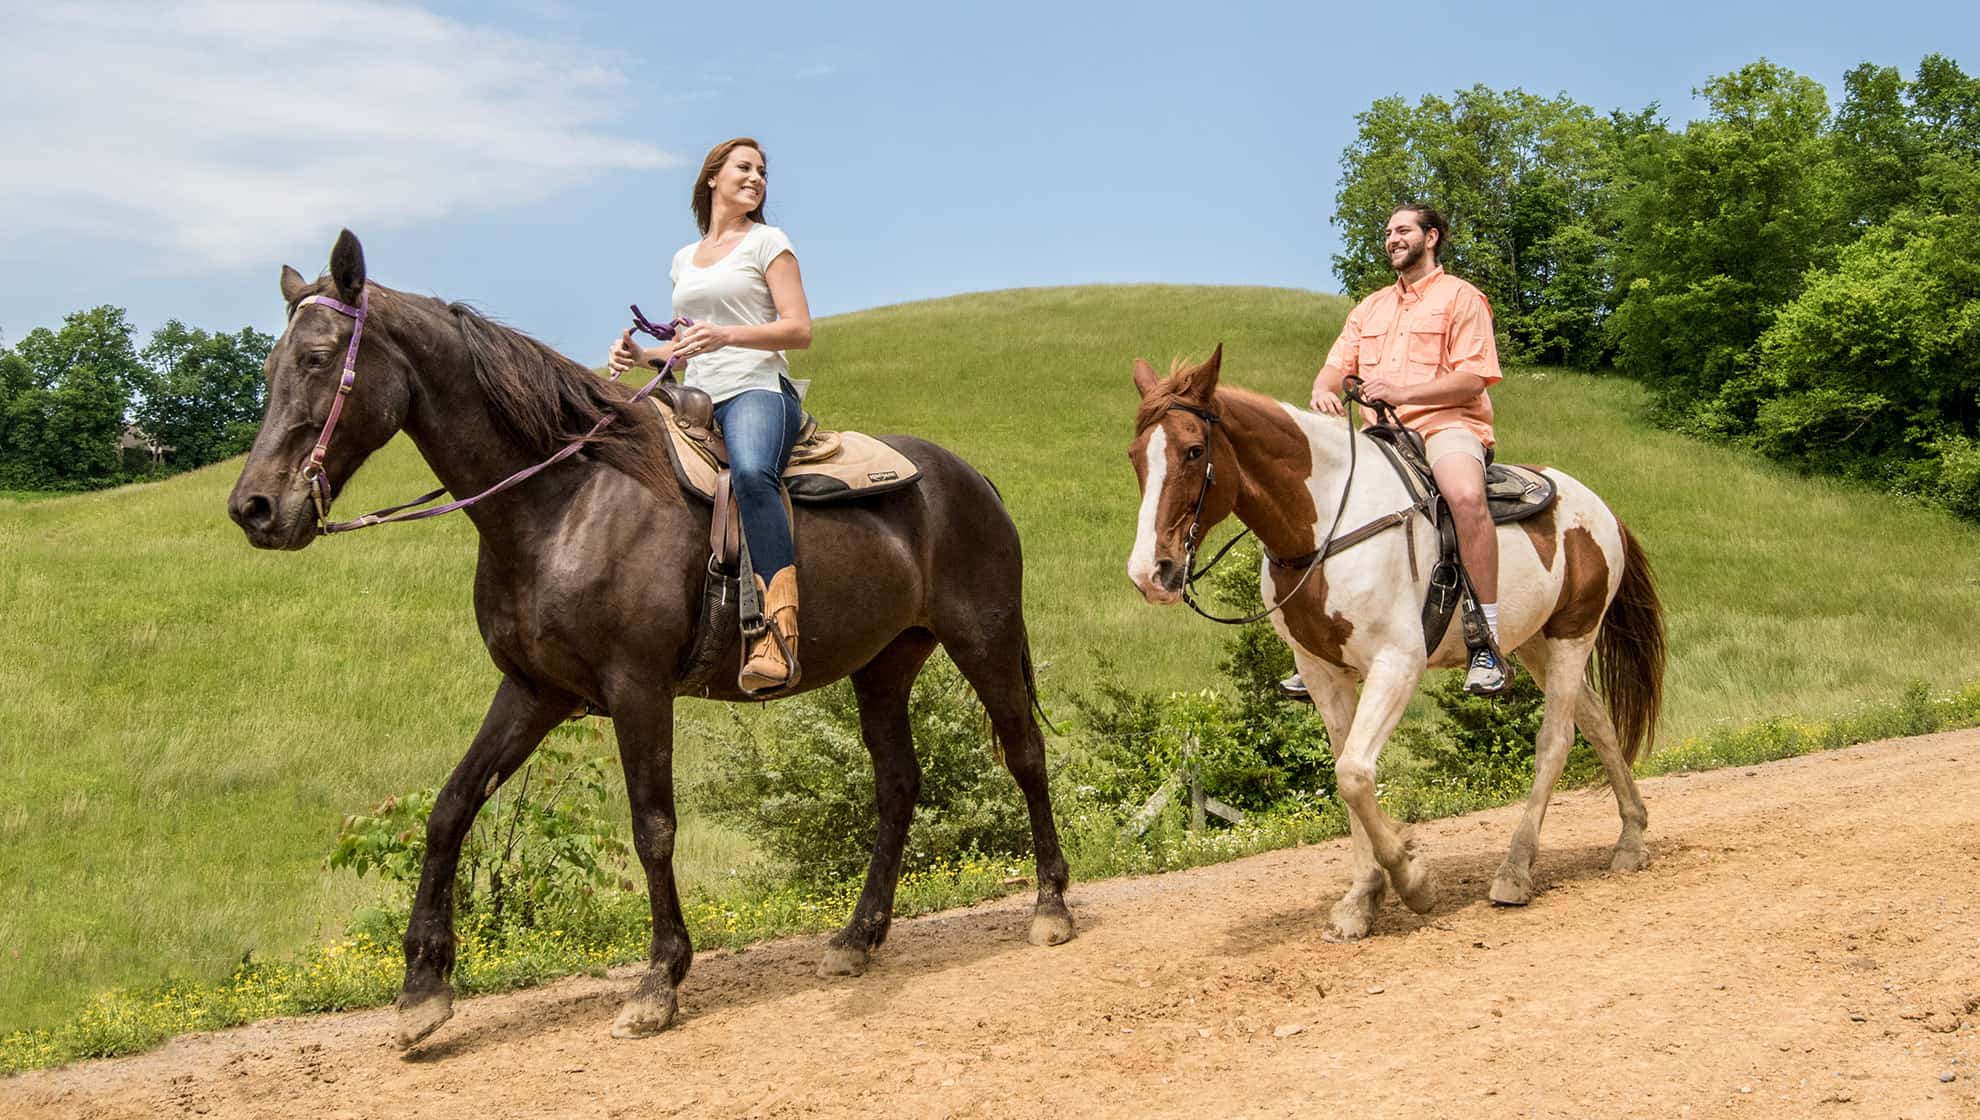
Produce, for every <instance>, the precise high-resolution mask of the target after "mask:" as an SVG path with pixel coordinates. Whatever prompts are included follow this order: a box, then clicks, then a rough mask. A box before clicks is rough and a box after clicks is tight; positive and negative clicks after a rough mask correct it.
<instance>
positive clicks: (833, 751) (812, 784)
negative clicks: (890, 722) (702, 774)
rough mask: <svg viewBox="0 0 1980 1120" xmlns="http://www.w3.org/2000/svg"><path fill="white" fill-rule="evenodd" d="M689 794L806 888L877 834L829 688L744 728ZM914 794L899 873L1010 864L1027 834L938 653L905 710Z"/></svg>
mask: <svg viewBox="0 0 1980 1120" xmlns="http://www.w3.org/2000/svg"><path fill="white" fill-rule="evenodd" d="M731 713H732V716H733V717H734V719H735V730H736V736H735V738H734V741H733V742H732V743H731V745H730V746H729V747H728V748H727V749H725V750H724V751H723V752H722V753H721V755H720V756H719V757H718V758H717V759H716V762H715V765H714V771H715V775H716V776H715V777H714V778H712V779H709V780H708V781H706V782H704V783H702V784H701V786H700V787H699V789H698V790H697V796H698V797H700V798H701V799H702V803H703V804H704V805H706V806H708V807H709V808H710V809H712V810H713V811H714V812H716V813H717V814H719V815H721V816H723V817H725V818H727V819H728V820H730V821H733V822H735V823H736V824H737V825H738V826H739V827H740V828H742V829H743V831H745V832H746V833H748V834H749V835H750V836H751V837H752V838H754V839H755V840H756V841H757V842H758V843H759V844H761V845H762V846H763V847H764V849H765V850H766V851H768V852H770V853H771V854H772V855H773V856H775V857H777V858H778V859H780V860H782V861H783V862H785V863H787V864H789V865H790V868H791V871H792V872H793V874H794V875H796V876H797V878H798V879H799V880H800V881H802V882H806V883H813V884H819V883H830V882H835V881H839V880H845V879H851V878H855V877H857V876H859V875H860V874H862V873H864V871H865V869H866V865H867V862H868V859H869V857H870V854H871V852H872V849H873V839H874V836H875V835H876V833H877V832H878V830H879V815H878V812H877V810H876V807H875V805H874V799H873V767H872V761H871V759H870V758H869V756H868V755H867V752H866V746H865V744H864V741H863V740H862V739H861V737H860V730H859V706H858V703H857V702H856V701H855V700H854V698H853V692H852V686H851V685H850V684H849V683H846V682H843V681H842V682H840V683H838V684H835V685H832V686H831V687H829V688H824V689H820V690H818V691H817V692H813V693H808V694H806V695H804V696H799V697H795V698H793V699H791V700H787V701H781V702H779V703H777V704H773V705H770V706H768V707H767V708H766V709H765V710H764V712H763V718H761V719H759V720H755V721H750V720H745V719H744V718H742V716H741V715H740V714H739V713H738V712H737V711H736V710H735V709H731ZM908 722H909V725H910V727H911V728H912V731H913V734H914V745H915V755H916V757H917V758H918V759H919V761H920V763H921V796H920V799H919V801H918V803H917V806H916V809H915V815H914V823H913V824H912V825H911V826H910V827H909V830H908V843H907V851H906V854H905V857H904V862H903V866H904V867H905V868H906V869H907V870H910V871H918V870H925V869H928V868H932V867H935V866H937V865H938V864H941V863H943V862H945V861H954V860H955V859H957V858H959V857H961V856H964V855H966V854H970V853H974V854H978V855H982V856H1021V855H1028V854H1029V853H1030V851H1031V825H1030V817H1029V815H1028V814H1027V811H1026V809H1025V804H1024V797H1023V795H1022V794H1021V793H1020V792H1019V791H1018V788H1017V783H1016V782H1014V781H1012V780H1011V776H1010V774H1009V773H1008V772H1007V771H1006V770H1005V769H1004V767H1002V766H1001V765H999V764H998V762H997V759H996V756H995V754H994V753H993V750H992V744H991V737H990V733H989V728H988V726H987V721H986V719H985V717H984V714H983V710H982V708H981V707H980V706H979V705H978V704H977V701H976V697H975V694H974V693H972V692H971V691H970V689H969V686H968V683H967V682H966V681H965V680H964V679H963V676H962V674H961V673H960V672H959V671H958V670H957V669H956V667H955V666H954V665H953V664H952V663H951V662H950V661H949V659H948V658H947V657H945V656H942V655H939V654H938V655H937V656H936V657H934V658H932V659H931V660H930V661H929V662H928V665H927V667H926V668H924V669H923V670H922V673H921V677H920V679H919V680H917V681H916V682H915V686H914V693H913V696H912V697H911V699H910V700H909V703H908Z"/></svg>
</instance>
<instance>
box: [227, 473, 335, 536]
mask: <svg viewBox="0 0 1980 1120" xmlns="http://www.w3.org/2000/svg"><path fill="white" fill-rule="evenodd" d="M227 516H229V517H231V518H233V519H234V524H236V525H239V526H240V527H241V532H243V533H245V534H247V539H248V543H249V544H251V545H253V546H254V547H256V548H267V549H279V550H281V551H284V552H294V551H296V550H297V549H302V548H307V547H309V543H310V542H311V541H313V540H315V539H316V521H315V520H314V519H313V518H311V517H310V516H309V503H308V501H307V500H304V501H300V502H298V501H295V500H293V499H291V500H290V501H288V502H286V503H285V502H283V501H282V500H281V499H280V498H279V497H277V496H276V495H272V494H262V493H256V492H254V491H250V490H245V489H242V488H240V487H236V488H235V490H234V492H233V493H232V494H231V495H229V496H228V498H227Z"/></svg>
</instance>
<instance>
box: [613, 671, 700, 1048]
mask: <svg viewBox="0 0 1980 1120" xmlns="http://www.w3.org/2000/svg"><path fill="white" fill-rule="evenodd" d="M642 683H643V684H644V685H645V686H646V687H645V688H644V689H642V690H641V691H640V692H638V693H637V695H635V696H633V697H629V698H624V699H615V700H613V702H612V704H611V708H612V725H613V727H614V729H615V730H616V731H617V732H618V737H619V762H620V765H622V766H623V767H624V768H625V772H626V799H627V800H628V801H630V802H631V803H632V828H633V851H635V852H636V853H638V855H639V862H640V866H641V867H642V868H644V869H645V871H646V895H647V901H648V902H649V903H650V904H651V906H652V910H653V941H652V945H651V947H650V950H649V953H648V958H649V963H648V965H647V969H646V975H645V976H643V977H641V978H640V981H639V987H638V988H636V989H634V990H633V994H632V995H631V996H630V997H629V998H628V999H627V1000H626V1002H625V1004H624V1005H623V1006H621V1007H620V1008H619V1015H618V1018H617V1019H615V1020H613V1022H612V1036H613V1037H614V1038H644V1037H646V1036H647V1035H650V1034H656V1033H658V1032H659V1031H662V1030H665V1029H666V1028H667V1026H668V1024H670V1023H672V1022H673V1021H674V1013H675V1012H676V1011H677V1010H678V1009H679V1007H680V997H679V994H678V993H679V990H680V986H681V981H683V980H685V979H687V973H688V964H689V963H690V962H692V961H693V960H694V946H693V945H692V944H690V943H689V941H688V932H687V920H686V919H685V918H684V917H682V915H681V897H680V892H679V891H678V890H677V889H676V888H675V886H674V831H675V816H674V698H673V696H672V695H671V694H669V693H668V692H667V691H666V687H665V682H662V683H661V684H660V685H657V686H656V685H655V683H654V682H652V681H650V680H649V681H644V682H642Z"/></svg>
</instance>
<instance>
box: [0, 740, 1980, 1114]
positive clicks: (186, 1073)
mask: <svg viewBox="0 0 1980 1120" xmlns="http://www.w3.org/2000/svg"><path fill="white" fill-rule="evenodd" d="M1644 795H1645V798H1646V799H1647V801H1648V802H1649V805H1650V824H1651V828H1650V841H1651V857H1652V863H1651V866H1650V869H1649V870H1647V871H1645V872H1642V873H1640V874H1635V875H1623V874H1611V873H1610V872H1608V871H1607V870H1606V868H1607V865H1608V859H1609V846H1610V844H1611V843H1613V842H1614V839H1615V834H1616V831H1617V827H1618V826H1617V819H1616V813H1615V805H1614V802H1613V800H1612V799H1611V798H1610V797H1609V795H1608V792H1607V791H1606V790H1605V789H1593V790H1582V791H1573V792H1569V793H1566V794H1563V795H1561V796H1559V797H1557V798H1556V799H1555V802H1554V808H1553V810H1552V811H1551V812H1550V813H1549V814H1548V819H1547V826H1546V829H1545V832H1544V834H1543V836H1542V850H1541V856H1540V862H1539V865H1538V868H1537V879H1538V883H1539V885H1540V887H1541V889H1542V893H1541V894H1540V896H1539V897H1538V898H1537V899H1536V900H1535V901H1534V903H1533V904H1532V905H1530V906H1526V907H1523V908H1519V909H1499V908H1494V907H1493V906H1491V905H1490V904H1489V903H1487V902H1486V901H1485V891H1486V889H1487V887H1488V886H1489V885H1490V883H1491V878H1492V874H1493V871H1494V869H1495V868H1496V867H1497V865H1498V861H1499V859H1500V858H1501V856H1502V855H1503V854H1504V848H1505V844H1506V842H1507V840H1508V838H1509V836H1510V834H1511V830H1512V826H1513V822H1514V820H1515V819H1516V810H1514V809H1500V810H1494V811H1492V812H1487V813H1480V814H1475V815H1472V816H1468V817H1461V818H1456V819H1453V820H1448V821H1439V822H1433V823H1428V824H1423V825H1419V826H1417V832H1416V835H1417V837H1418V841H1419V845H1420V846H1419V850H1420V851H1422V852H1425V853H1426V854H1427V855H1428V857H1429V858H1430V860H1431V861H1432V863H1433V865H1434V866H1435V868H1436V871H1437V873H1438V875H1439V877H1440V881H1441V883H1442V885H1443V893H1442V897H1441V899H1440V901H1439V904H1438V906H1437V907H1436V909H1434V910H1433V911H1432V912H1431V913H1429V914H1427V915H1424V916H1422V917H1417V916H1415V915H1412V914H1410V913H1409V912H1408V911H1406V910H1404V909H1403V908H1402V906H1401V905H1400V904H1399V903H1398V902H1396V901H1395V900H1394V898H1393V897H1391V898H1390V900H1389V901H1388V902H1387V903H1386V904H1385V905H1384V908H1383V911H1382V914H1381V917H1380V920H1379V922H1378V924H1377V926H1376V933H1375V936H1374V937H1372V938H1370V939H1369V940H1367V941H1363V942H1360V943H1357V944H1353V945H1333V944H1328V943H1326V942H1324V941H1322V940H1321V936H1320V935H1321V932H1322V930H1323V929H1325V927H1326V916H1327V908H1328V907H1329V906H1330V905H1331V904H1332V903H1333V901H1334V899H1335V898H1336V897H1338V896H1339V895H1340V893H1341V892H1342V891H1343V890H1344V889H1345V887H1346V884H1347V875H1348V852H1347V845H1346V842H1345V841H1338V842H1334V843H1329V844H1324V845H1316V846H1313V847H1308V848H1302V849H1298V850H1294V851H1287V852H1277V853H1271V854H1267V855H1262V856H1256V857H1252V858H1250V859H1245V860H1240V861H1238V862H1235V863H1229V864H1224V865H1221V866H1217V867H1209V868H1202V869H1198V870H1195V871H1188V872H1181V873H1177V874H1172V875H1164V876H1159V877H1151V878H1146V879H1133V880H1120V881H1114V882H1107V883H1092V884H1082V885H1076V886H1075V889H1074V891H1073V894H1072V904H1073V907H1074V912H1075V915H1076V917H1077V919H1078V921H1079V923H1080V931H1081V932H1080V936H1079V938H1078V939H1077V940H1075V941H1073V942H1072V943H1070V944H1068V945H1065V946H1061V947H1058V948H1053V949H1039V948H1033V947H1032V946H1029V945H1027V944H1026V943H1025V941H1024V931H1025V926H1026V922H1027V920H1028V917H1029V912H1028V905H1027V902H1028V900H1024V899H1012V900H1006V901H1003V902H999V903H995V904H990V905H987V906H982V907H978V908H975V909H971V910H966V911H959V912H955V913H950V914H942V915H936V916H932V917H928V918H923V919H918V920H915V921H909V922H902V923H900V924H899V925H897V926H896V927H895V929H894V933H893V936H892V938H891V939H890V940H889V943H888V944H887V946H886V947H885V948H884V949H883V950H882V951H881V952H880V954H878V955H877V956H876V958H875V961H874V967H873V969H872V971H871V972H869V973H868V974H867V975H866V976H864V977H862V978H859V979H856V980H833V981H827V980H820V979H817V978H816V977H814V976H813V975H812V967H813V965H814V963H815V961H816V958H817V956H818V954H819V953H820V952H821V950H822V947H823V940H822V938H802V939H795V940H790V941H783V942H778V943H776V944H773V945H768V946H761V947H758V948H754V949H751V950H749V951H747V952H741V953H719V954H708V955H705V956H703V957H701V958H699V959H697V960H696V962H695V965H694V971H693V974H692V975H691V976H690V977H689V978H688V982H687V985H686V987H685V988H684V990H683V993H682V1016H681V1019H680V1021H679V1023H678V1025H676V1026H675V1027H674V1028H673V1029H672V1030H670V1031H668V1032H666V1033H665V1034H664V1035H662V1036H660V1037H658V1038H654V1039H649V1040H645V1041H640V1042H618V1041H615V1040H613V1039H612V1038H611V1037H610V1035H609V1030H610V1027H611V1023H612V1016H613V1013H614V1010H615V1009H616V1006H617V1003H618V1001H619V999H620V998H621V997H622V996H624V995H625V994H626V993H627V992H629V991H630V990H631V987H632V980H631V978H630V976H631V974H630V973H626V972H621V973H618V974H615V975H614V976H612V977H610V978H607V979H577V980H569V981H563V982H560V983H557V984H553V985H550V986H548V987H545V988H541V989H537V990H534V991H529V992H520V993H515V994H512V995H504V996H493V997H486V998H481V999H473V1000H467V1001H464V1002H463V1003H462V1004H461V1006H460V1013H459V1014H458V1015H457V1016H456V1017H455V1018H454V1020H453V1021H452V1022H450V1023H448V1024H447V1025H446V1026H445V1027H444V1028H442V1030H441V1031H440V1032H439V1033H438V1034H437V1035H435V1036H434V1037H433V1038H432V1039H430V1040H429V1041H428V1042H426V1043H425V1044H423V1045H422V1046H420V1047H418V1048H416V1049H415V1050H414V1051H413V1052H411V1053H410V1054H409V1055H403V1056H402V1055H401V1054H400V1053H399V1051H398V1050H397V1049H396V1048H395V1047H393V1046H392V1045H390V1044H389V1041H388V1040H389V1035H390V1026H391V1020H390V1016H389V1013H387V1012H363V1013H358V1014H349V1015H335V1016H322V1017H317V1018H311V1019H294V1020H278V1021H273V1022H269V1023H263V1024H259V1025H255V1026H249V1027H243V1028H240V1029H237V1030H232V1031H224V1032H219V1033H216V1034H210V1035H201V1036H195V1037H190V1038H185V1039H181V1040H178V1041H176V1042H174V1043H171V1044H170V1045H167V1046H166V1047H164V1048H162V1049H160V1050H158V1051H155V1052H153V1053H151V1054H146V1055H141V1056H139V1057H135V1058H127V1059H119V1060H115V1061H104V1062H91V1063H85V1064H81V1065H77V1066H72V1067H70V1068H67V1069H61V1070H52V1071H47V1072H42V1073H33V1074H26V1075H22V1076H20V1077H16V1078H13V1079H11V1080H7V1081H0V1115H5V1116H9V1117H41V1116H63V1117H138V1116H200V1117H211V1118H215V1120H220V1118H230V1117H262V1116H302V1115H309V1116H325V1117H340V1116H349V1117H371V1116H420V1117H467V1118H471V1120H487V1118H488V1117H493V1116H504V1117H506V1116H536V1115H558V1116H585V1117H593V1116H595V1117H617V1116H628V1117H630V1116H641V1117H646V1116H676V1115H679V1116H801V1115H887V1116H983V1117H999V1118H1006V1117H1048V1116H1049V1117H1064V1116H1102V1117H1110V1116H1117V1117H1127V1116H1145V1115H1186V1114H1187V1115H1216V1116H1224V1115H1236V1114H1241V1113H1244V1114H1258V1115H1267V1116H1279V1115H1292V1114H1295V1113H1298V1114H1308V1113H1314V1112H1316V1110H1340V1111H1343V1112H1345V1111H1346V1110H1352V1114H1353V1115H1356V1116H1364V1117H1367V1116H1411V1117H1419V1116H1463V1115H1475V1116H1598V1117H1627V1116H1643V1117H1667V1116H1678V1115H1686V1114H1688V1115H1693V1116H1705V1115H1719V1114H1729V1115H1737V1116H1746V1117H1776V1116H1779V1117H1805V1116H1820V1117H1856V1116H1864V1117H1869V1116H1876V1117H1891V1116H1905V1117H1913V1118H1918V1120H1926V1118H1933V1117H1980V1069H1976V1066H1977V1065H1980V733H1974V732H1960V733H1953V734H1946V735H1933V736H1925V737H1922V738H1918V739H1908V740H1899V741H1893V742H1888V743H1878V744H1873V745H1870V746H1865V747H1857V748H1851V749H1849V750H1845V751H1838V752H1834V753H1829V754H1823V755H1815V756H1810V757H1806V758H1800V759H1794V760H1790V761H1786V762H1780V763H1774V764H1771V765H1767V766H1761V767H1748V768H1736V769H1730V770H1721V771H1715V772H1711V773H1701V774H1694V775H1679V776H1672V777H1667V778H1659V779H1654V780H1651V781H1647V782H1645V783H1644Z"/></svg>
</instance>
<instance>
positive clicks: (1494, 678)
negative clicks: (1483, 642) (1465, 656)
mask: <svg viewBox="0 0 1980 1120" xmlns="http://www.w3.org/2000/svg"><path fill="white" fill-rule="evenodd" d="M1510 688H1512V674H1511V673H1510V672H1508V671H1507V666H1506V663H1505V662H1504V661H1503V660H1501V659H1500V657H1499V655H1498V654H1497V653H1494V652H1493V651H1492V649H1491V647H1490V646H1481V647H1479V648H1478V649H1475V650H1472V651H1471V664H1470V665H1469V666H1468V667H1467V668H1466V669H1465V673H1464V690H1465V691H1466V692H1468V693H1470V694H1471V695H1473V696H1502V695H1504V694H1505V693H1506V691H1507V690H1508V689H1510Z"/></svg>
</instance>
